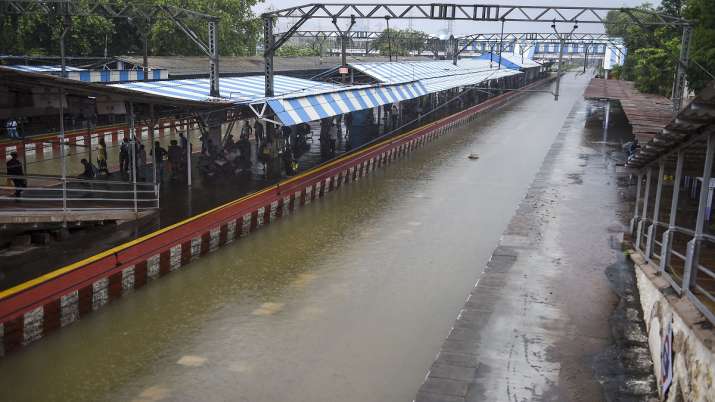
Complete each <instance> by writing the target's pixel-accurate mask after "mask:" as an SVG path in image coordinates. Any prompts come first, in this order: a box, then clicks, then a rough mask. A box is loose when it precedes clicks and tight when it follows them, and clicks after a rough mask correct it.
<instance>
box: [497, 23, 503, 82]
mask: <svg viewBox="0 0 715 402" xmlns="http://www.w3.org/2000/svg"><path fill="white" fill-rule="evenodd" d="M503 50H504V18H502V20H501V34H500V35H499V66H497V70H501V52H502V51H503Z"/></svg>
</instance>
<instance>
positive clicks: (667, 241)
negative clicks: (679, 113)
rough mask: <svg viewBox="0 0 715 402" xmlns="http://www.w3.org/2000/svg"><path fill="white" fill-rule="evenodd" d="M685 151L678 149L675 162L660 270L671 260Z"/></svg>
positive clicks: (661, 249) (663, 269)
mask: <svg viewBox="0 0 715 402" xmlns="http://www.w3.org/2000/svg"><path fill="white" fill-rule="evenodd" d="M684 160H685V151H683V150H682V149H681V150H679V151H678V160H677V162H675V177H674V178H673V195H672V197H671V201H670V216H669V217H668V230H666V231H665V233H663V241H662V243H661V246H660V247H661V248H660V271H661V272H663V271H665V268H666V267H667V266H668V263H669V262H670V251H671V247H672V243H673V233H675V220H676V217H677V214H678V198H679V197H680V181H681V179H682V178H683V161H684Z"/></svg>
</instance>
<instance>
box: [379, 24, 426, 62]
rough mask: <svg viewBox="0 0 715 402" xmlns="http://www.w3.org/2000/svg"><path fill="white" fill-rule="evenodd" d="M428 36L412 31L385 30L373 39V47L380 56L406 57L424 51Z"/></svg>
mask: <svg viewBox="0 0 715 402" xmlns="http://www.w3.org/2000/svg"><path fill="white" fill-rule="evenodd" d="M428 37H429V35H427V34H426V33H424V32H421V31H417V30H414V29H393V28H390V29H385V30H384V31H382V33H381V34H380V36H379V37H378V38H377V39H375V42H374V46H375V48H376V49H377V50H379V51H380V54H381V55H384V56H386V55H387V54H388V53H392V55H397V56H408V55H409V54H410V52H420V51H422V50H424V49H425V41H426V40H427V38H428Z"/></svg>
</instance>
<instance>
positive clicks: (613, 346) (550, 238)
mask: <svg viewBox="0 0 715 402" xmlns="http://www.w3.org/2000/svg"><path fill="white" fill-rule="evenodd" d="M585 110H586V104H585V102H584V101H582V100H581V101H577V102H576V104H575V105H574V108H573V109H572V111H571V113H570V115H569V116H568V118H567V119H566V121H565V123H564V125H563V128H562V130H561V132H560V133H559V135H558V137H557V139H556V141H555V142H554V144H553V145H552V148H551V150H550V151H549V153H548V154H547V156H546V158H545V160H544V163H543V165H542V167H541V169H540V171H539V172H538V173H537V175H536V177H535V179H534V182H533V184H532V186H531V187H530V189H529V191H528V193H527V194H526V196H525V198H524V200H523V201H522V202H521V204H520V206H519V208H518V209H517V211H516V213H515V215H514V217H513V219H512V220H511V222H510V224H509V226H508V227H507V229H506V231H505V232H504V234H503V237H502V239H501V241H500V244H499V246H498V247H497V248H496V249H495V250H494V252H493V256H492V258H491V260H490V262H489V263H488V264H487V267H486V269H485V271H484V272H483V274H482V275H481V277H480V279H479V281H478V282H477V284H476V285H475V287H474V288H473V290H472V291H471V293H470V294H469V296H468V297H467V300H466V302H465V305H464V308H463V309H462V310H461V311H460V313H459V315H458V317H457V319H456V321H455V323H454V326H453V328H452V329H451V331H450V332H449V335H448V337H447V339H446V340H445V342H444V344H443V345H442V348H441V352H440V353H439V354H438V356H437V358H436V360H435V362H434V364H433V365H432V367H431V368H430V371H429V373H428V376H427V377H426V380H425V382H424V384H423V385H422V386H421V388H420V389H419V392H418V393H417V396H416V399H415V400H416V402H428V401H441V402H452V401H490V402H498V401H510V402H514V401H534V400H543V401H589V402H592V401H599V400H615V401H624V400H647V399H648V398H649V397H652V396H653V395H654V390H655V383H654V380H653V376H652V374H650V373H652V366H651V363H650V360H649V358H648V354H647V348H646V346H647V345H646V343H645V341H646V339H645V337H644V335H643V323H642V321H641V317H642V313H641V314H638V313H639V311H638V309H639V306H638V302H637V300H638V298H637V293H634V292H635V290H634V288H633V286H632V282H630V281H629V280H628V279H627V278H628V277H629V276H632V273H631V270H632V268H631V266H630V265H629V264H628V263H626V262H625V258H624V256H623V255H622V253H621V251H620V240H621V233H622V231H623V230H624V226H623V221H624V218H623V216H624V213H623V210H624V208H626V206H625V205H624V203H623V202H622V200H621V199H620V198H621V197H619V193H620V194H622V193H623V191H625V187H626V185H627V181H626V180H627V179H626V178H625V177H624V175H623V174H618V173H617V171H618V168H617V167H616V164H615V162H614V159H613V158H612V157H609V154H610V153H611V151H609V149H616V148H615V147H612V148H606V147H607V146H606V145H605V141H604V140H606V141H613V142H615V143H618V142H620V141H621V140H622V138H612V137H611V136H610V134H609V137H608V138H606V137H603V138H599V137H601V130H600V129H587V128H584V126H585V118H586V116H585ZM614 145H615V144H614ZM611 156H613V155H611ZM475 241H476V240H475ZM614 284H615V285H617V286H613V285H614ZM618 295H621V296H623V297H624V300H628V301H629V302H630V303H631V304H629V305H627V306H623V303H620V304H619V297H618ZM617 305H620V308H619V309H616V306H617ZM624 308H627V309H628V310H629V312H630V314H628V315H626V314H622V313H619V312H618V311H619V310H623V309H624ZM626 316H628V317H629V318H626ZM609 321H617V322H623V323H626V324H625V325H618V326H614V327H612V326H611V324H610V322H609ZM626 332H627V333H626ZM624 340H625V341H624ZM623 348H624V349H623ZM624 356H630V358H631V359H630V360H629V361H624ZM601 384H603V385H604V386H603V387H602V386H601ZM604 388H605V391H604Z"/></svg>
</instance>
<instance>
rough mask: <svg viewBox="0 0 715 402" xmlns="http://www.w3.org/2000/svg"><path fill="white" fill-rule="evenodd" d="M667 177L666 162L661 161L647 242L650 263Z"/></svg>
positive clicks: (646, 254) (647, 258) (646, 250)
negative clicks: (664, 180)
mask: <svg viewBox="0 0 715 402" xmlns="http://www.w3.org/2000/svg"><path fill="white" fill-rule="evenodd" d="M664 175H665V161H664V160H662V159H661V160H660V161H659V163H658V185H657V186H656V188H655V204H653V221H652V222H651V224H650V226H648V229H647V231H648V240H647V242H646V248H645V257H646V260H647V261H650V259H651V257H653V250H654V249H655V236H654V235H655V234H656V231H657V230H658V215H659V212H660V197H661V194H662V192H663V176H664Z"/></svg>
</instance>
